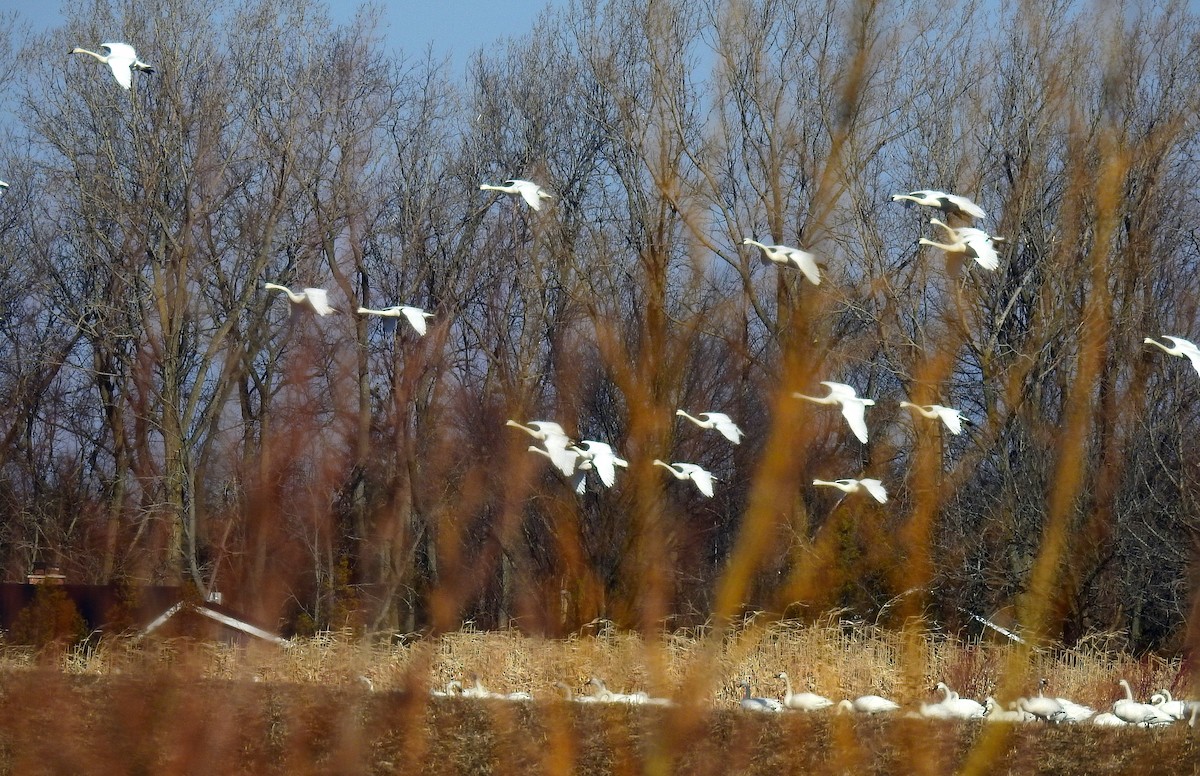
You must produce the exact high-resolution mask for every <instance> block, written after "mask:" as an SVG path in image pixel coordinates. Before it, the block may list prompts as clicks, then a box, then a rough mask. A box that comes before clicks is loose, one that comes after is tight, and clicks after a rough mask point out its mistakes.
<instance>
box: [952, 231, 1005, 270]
mask: <svg viewBox="0 0 1200 776" xmlns="http://www.w3.org/2000/svg"><path fill="white" fill-rule="evenodd" d="M959 238H960V239H961V240H962V241H963V243H965V244H966V246H967V248H969V249H970V253H971V254H972V255H973V256H974V257H975V261H976V262H978V264H979V266H981V267H983V268H984V269H987V270H994V269H996V268H997V267H999V266H1000V254H998V253H996V247H995V244H994V243H993V242H992V238H991V237H990V236H989V235H988V234H987V233H986V232H984V231H982V230H979V229H961V230H959Z"/></svg>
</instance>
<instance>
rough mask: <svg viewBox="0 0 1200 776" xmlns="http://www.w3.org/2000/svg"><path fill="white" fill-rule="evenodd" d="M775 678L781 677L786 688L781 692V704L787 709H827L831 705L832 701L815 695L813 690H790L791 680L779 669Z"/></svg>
mask: <svg viewBox="0 0 1200 776" xmlns="http://www.w3.org/2000/svg"><path fill="white" fill-rule="evenodd" d="M775 678H776V679H782V680H783V683H784V686H785V687H786V688H787V689H786V692H785V693H784V694H783V705H784V706H787V707H788V708H789V709H799V710H800V711H820V710H821V709H827V708H829V707H830V706H832V705H833V701H831V700H829V699H828V698H826V697H825V696H824V695H817V694H816V693H815V692H792V680H791V679H790V678H788V675H787V673H785V672H783V671H780V672H779V673H777V674H775Z"/></svg>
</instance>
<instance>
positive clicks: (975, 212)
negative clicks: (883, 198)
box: [892, 189, 987, 218]
mask: <svg viewBox="0 0 1200 776" xmlns="http://www.w3.org/2000/svg"><path fill="white" fill-rule="evenodd" d="M892 202H904V203H905V204H908V203H909V202H911V203H913V204H917V205H924V206H926V207H935V208H937V209H938V210H941V211H942V212H944V213H945V214H946V215H948V216H961V217H963V218H987V214H986V213H984V212H983V208H981V207H979V205H976V204H975V203H974V202H972V201H971V200H969V199H967V198H966V197H963V196H960V195H958V194H947V193H946V192H944V191H938V190H937V189H918V190H916V191H910V192H908V193H907V194H893V195H892Z"/></svg>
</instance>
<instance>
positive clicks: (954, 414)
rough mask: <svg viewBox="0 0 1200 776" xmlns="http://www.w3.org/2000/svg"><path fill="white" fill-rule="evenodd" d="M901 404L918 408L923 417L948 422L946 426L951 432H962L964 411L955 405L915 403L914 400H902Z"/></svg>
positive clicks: (913, 408) (914, 408)
mask: <svg viewBox="0 0 1200 776" xmlns="http://www.w3.org/2000/svg"><path fill="white" fill-rule="evenodd" d="M900 406H901V407H908V408H909V409H912V410H916V411H917V412H918V413H920V414H921V415H922V416H923V417H926V418H929V419H930V420H940V421H942V422H943V423H945V424H946V428H948V429H949V430H950V433H951V434H961V433H962V424H963V416H962V413H961V412H959V411H958V410H956V409H954V408H953V407H944V406H942V405H941V404H913V403H912V402H908V401H902V402H900Z"/></svg>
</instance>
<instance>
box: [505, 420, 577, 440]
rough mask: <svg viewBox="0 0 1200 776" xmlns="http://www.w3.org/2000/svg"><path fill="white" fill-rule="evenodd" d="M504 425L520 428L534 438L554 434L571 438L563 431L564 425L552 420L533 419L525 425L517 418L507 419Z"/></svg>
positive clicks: (545, 437)
mask: <svg viewBox="0 0 1200 776" xmlns="http://www.w3.org/2000/svg"><path fill="white" fill-rule="evenodd" d="M504 425H506V426H512V427H513V428H519V429H521V430H522V431H524V432H525V433H526V434H529V436H531V437H533V438H534V439H539V440H544V439H547V438H549V437H554V436H560V437H563V438H566V439H570V437H568V436H567V432H566V431H563V427H562V426H560V425H559V424H557V423H555V422H554V421H552V420H531V421H528V422H527V423H525V424H524V425H522V424H520V423H518V422H517V421H515V420H507V421H505V422H504Z"/></svg>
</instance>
